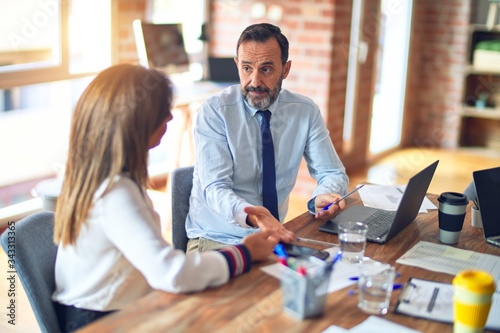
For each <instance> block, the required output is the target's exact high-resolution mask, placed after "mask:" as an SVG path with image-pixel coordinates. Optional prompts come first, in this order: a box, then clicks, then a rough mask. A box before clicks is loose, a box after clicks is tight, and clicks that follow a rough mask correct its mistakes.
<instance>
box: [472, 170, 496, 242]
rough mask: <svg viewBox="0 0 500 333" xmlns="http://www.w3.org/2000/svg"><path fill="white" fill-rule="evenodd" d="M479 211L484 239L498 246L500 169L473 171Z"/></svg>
mask: <svg viewBox="0 0 500 333" xmlns="http://www.w3.org/2000/svg"><path fill="white" fill-rule="evenodd" d="M472 176H473V178H474V184H475V185H476V192H477V200H478V202H479V211H480V212H481V219H482V221H483V233H484V238H485V239H486V241H487V242H488V243H490V244H493V245H496V246H500V223H498V221H499V219H500V167H497V168H492V169H485V170H479V171H474V172H473V173H472Z"/></svg>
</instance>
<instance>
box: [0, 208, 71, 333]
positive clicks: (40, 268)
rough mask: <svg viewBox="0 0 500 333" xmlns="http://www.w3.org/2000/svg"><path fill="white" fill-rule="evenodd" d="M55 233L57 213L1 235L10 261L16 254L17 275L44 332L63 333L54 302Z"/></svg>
mask: <svg viewBox="0 0 500 333" xmlns="http://www.w3.org/2000/svg"><path fill="white" fill-rule="evenodd" d="M53 234H54V213H53V212H49V211H43V212H38V213H34V214H32V215H29V216H27V217H25V218H23V219H21V220H20V221H18V222H16V223H15V224H14V225H13V227H12V229H7V230H6V231H5V232H3V233H2V235H1V236H0V239H1V243H2V248H3V249H4V251H5V253H7V255H8V256H9V259H11V258H10V255H13V258H14V260H15V270H16V271H17V276H18V277H19V279H20V280H21V283H22V286H23V288H24V290H25V292H26V295H27V296H28V300H29V302H30V305H31V308H32V309H33V312H34V314H35V317H36V320H37V322H38V325H39V326H40V330H41V331H42V332H49V333H52V332H61V329H60V327H59V322H58V320H57V314H56V310H55V307H54V303H53V301H52V293H53V292H54V290H55V277H54V266H55V262H56V254H57V246H56V245H55V244H54V242H53V240H52V236H53ZM12 237H13V238H12ZM14 239H15V240H14ZM9 245H10V246H9ZM9 250H10V252H9ZM9 270H10V268H9Z"/></svg>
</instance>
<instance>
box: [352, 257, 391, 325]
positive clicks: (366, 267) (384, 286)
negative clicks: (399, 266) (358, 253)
mask: <svg viewBox="0 0 500 333" xmlns="http://www.w3.org/2000/svg"><path fill="white" fill-rule="evenodd" d="M395 276H396V270H395V268H394V267H392V266H391V265H389V264H384V263H380V262H376V261H372V262H365V263H363V267H362V269H361V275H360V276H359V280H358V297H359V299H358V308H360V309H361V310H362V311H364V312H366V313H370V314H382V315H384V314H386V313H387V312H389V306H390V300H391V294H392V289H393V286H394V278H395Z"/></svg>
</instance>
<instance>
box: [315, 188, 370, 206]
mask: <svg viewBox="0 0 500 333" xmlns="http://www.w3.org/2000/svg"><path fill="white" fill-rule="evenodd" d="M363 186H365V184H360V185H358V186H356V188H355V189H354V190H352V191H351V192H349V193H347V194H346V195H344V196H343V197H342V198H340V199H337V200H335V201H334V202H330V203H329V204H328V205H326V206H325V207H323V209H322V210H328V208H330V206H331V205H333V204H337V203H339V202H341V201H342V200H344V199H345V198H347V197H348V196H350V195H351V194H353V193H354V192H356V191H357V190H359V189H360V188H362V187H363Z"/></svg>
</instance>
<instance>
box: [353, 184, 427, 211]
mask: <svg viewBox="0 0 500 333" xmlns="http://www.w3.org/2000/svg"><path fill="white" fill-rule="evenodd" d="M405 188H406V185H369V184H367V185H365V186H363V187H362V188H360V189H359V196H360V197H361V200H362V201H363V205H365V206H368V207H373V208H379V209H385V210H390V211H396V210H397V209H398V205H399V202H400V201H401V197H402V196H403V192H404V191H405ZM428 209H437V207H436V205H434V204H433V203H432V202H431V201H430V200H429V199H428V198H427V197H424V201H423V202H422V205H421V206H420V210H419V212H420V213H427V210H428Z"/></svg>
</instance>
